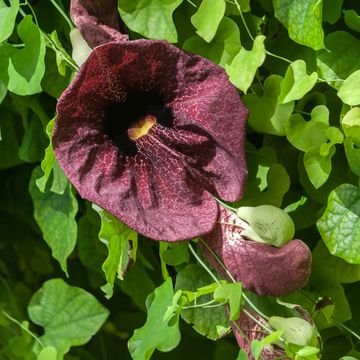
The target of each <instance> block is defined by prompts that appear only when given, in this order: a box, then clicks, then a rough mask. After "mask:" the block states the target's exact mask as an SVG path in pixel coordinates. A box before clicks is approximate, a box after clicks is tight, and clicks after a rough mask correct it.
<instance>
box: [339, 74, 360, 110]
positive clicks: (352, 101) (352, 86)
mask: <svg viewBox="0 0 360 360" xmlns="http://www.w3.org/2000/svg"><path fill="white" fill-rule="evenodd" d="M338 96H339V98H340V99H341V100H342V101H343V102H344V103H345V104H348V105H359V104H360V70H357V71H355V72H353V73H352V74H351V75H350V76H348V77H347V78H346V79H345V81H344V82H343V84H342V85H341V86H340V89H339V91H338Z"/></svg>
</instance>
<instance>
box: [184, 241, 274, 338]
mask: <svg viewBox="0 0 360 360" xmlns="http://www.w3.org/2000/svg"><path fill="white" fill-rule="evenodd" d="M200 240H201V241H202V243H203V244H205V246H206V247H207V248H208V249H209V250H210V251H211V253H212V254H213V256H214V257H215V258H216V259H217V261H218V262H219V263H220V265H221V266H222V267H223V268H224V270H225V271H226V273H227V274H228V275H229V277H230V279H231V280H232V281H233V282H235V283H236V282H237V281H236V280H235V279H234V277H233V276H232V275H231V273H230V272H229V270H228V269H227V268H226V267H225V265H224V264H223V263H222V261H221V260H220V259H219V258H218V257H217V255H216V254H215V253H214V252H213V251H212V250H211V249H210V248H209V247H208V245H207V244H206V243H205V242H204V241H203V240H202V239H200ZM189 249H190V251H191V253H192V254H193V255H194V257H195V259H196V260H197V261H198V262H199V263H200V265H201V266H202V267H203V268H204V269H205V270H206V271H207V272H208V273H209V275H210V276H211V277H212V278H213V279H214V281H215V282H216V283H218V284H219V283H220V281H219V279H218V278H217V277H216V276H215V275H214V274H213V273H212V271H211V270H210V269H209V268H208V266H207V265H206V264H205V263H204V262H203V261H202V259H201V258H200V257H199V256H198V254H197V253H196V251H195V250H194V249H193V247H192V246H191V244H190V243H189ZM242 296H243V298H244V300H245V301H246V302H247V303H248V304H249V305H250V306H251V307H252V308H253V310H254V311H255V312H256V313H257V314H258V315H260V316H261V317H263V318H264V319H265V320H268V319H269V317H268V316H266V315H265V314H263V313H262V312H261V311H260V310H259V309H258V308H257V307H256V306H255V305H254V304H253V303H252V301H251V300H250V299H249V298H248V297H247V296H246V295H245V294H242ZM242 311H244V313H245V314H246V315H247V316H248V317H250V318H251V319H252V320H253V321H254V322H255V323H257V324H258V325H259V326H261V327H262V328H263V329H264V330H265V331H267V332H268V333H272V332H273V331H272V330H271V329H269V328H268V327H266V326H265V325H264V324H263V323H261V322H260V321H259V320H258V319H256V318H255V317H254V316H253V315H252V314H251V313H250V312H249V311H248V310H247V309H242ZM233 325H234V326H235V327H236V329H237V330H238V331H239V333H240V334H241V335H242V336H243V337H244V338H245V339H246V341H247V342H248V343H250V340H249V338H248V337H247V336H246V335H245V334H244V332H243V331H242V330H241V329H240V327H239V326H238V324H237V323H236V322H235V321H233Z"/></svg>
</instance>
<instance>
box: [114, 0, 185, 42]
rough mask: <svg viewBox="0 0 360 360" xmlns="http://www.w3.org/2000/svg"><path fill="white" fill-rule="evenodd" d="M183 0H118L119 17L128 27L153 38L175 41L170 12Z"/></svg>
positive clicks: (174, 29)
mask: <svg viewBox="0 0 360 360" xmlns="http://www.w3.org/2000/svg"><path fill="white" fill-rule="evenodd" d="M182 2H183V0H118V6H119V11H120V15H121V19H122V20H123V21H124V22H125V24H126V26H128V27H129V29H131V30H133V31H136V32H137V33H139V34H141V35H143V36H145V37H147V38H149V39H155V40H167V41H169V42H171V43H175V42H177V31H176V28H175V24H174V21H173V19H172V14H173V12H174V10H175V9H176V8H177V7H178V6H179V5H180V4H181V3H182Z"/></svg>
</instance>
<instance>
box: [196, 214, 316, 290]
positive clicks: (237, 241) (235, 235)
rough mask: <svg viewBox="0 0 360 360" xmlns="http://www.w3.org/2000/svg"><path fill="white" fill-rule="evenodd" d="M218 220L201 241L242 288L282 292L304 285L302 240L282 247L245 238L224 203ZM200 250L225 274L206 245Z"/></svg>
mask: <svg viewBox="0 0 360 360" xmlns="http://www.w3.org/2000/svg"><path fill="white" fill-rule="evenodd" d="M218 222H219V223H218V224H217V225H216V227H215V228H214V230H213V231H212V232H211V233H210V234H208V235H206V236H204V241H206V243H207V245H208V246H209V247H210V248H211V249H212V250H213V251H214V252H215V253H216V254H217V255H218V256H219V257H220V259H222V261H223V263H224V265H225V266H226V267H227V269H228V270H229V271H230V273H231V274H232V276H233V277H234V278H235V279H236V280H237V281H239V282H241V283H242V284H243V286H244V288H245V289H248V290H251V291H254V292H256V293H257V294H259V295H272V296H282V295H287V294H289V293H291V292H293V291H295V290H297V289H300V288H301V287H303V286H304V285H305V283H306V281H307V280H308V278H309V276H310V270H311V252H310V250H309V248H308V247H307V246H306V244H305V243H303V242H302V241H301V240H292V241H290V242H288V243H287V244H285V245H284V246H282V247H281V248H277V247H274V246H271V245H267V244H262V243H258V242H255V241H251V240H246V239H244V238H243V237H242V235H241V232H242V227H241V222H240V221H239V219H238V217H237V216H236V214H235V213H233V212H231V211H229V210H227V209H225V208H223V207H222V208H221V209H220V218H219V220H218ZM203 250H204V254H205V256H206V257H207V258H208V259H209V261H210V262H211V263H212V264H213V265H214V266H215V268H216V269H217V270H218V271H219V272H220V273H223V274H224V275H225V273H224V271H223V269H222V268H221V267H220V266H219V265H218V264H217V263H216V261H215V259H214V257H213V256H212V255H211V253H210V251H209V250H208V249H206V247H203Z"/></svg>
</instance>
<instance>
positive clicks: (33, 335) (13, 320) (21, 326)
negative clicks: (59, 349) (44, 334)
mask: <svg viewBox="0 0 360 360" xmlns="http://www.w3.org/2000/svg"><path fill="white" fill-rule="evenodd" d="M2 313H3V314H4V315H5V316H6V317H7V318H8V319H9V320H10V321H12V322H13V323H15V324H16V325H18V326H19V327H20V328H21V329H22V330H24V331H25V332H26V333H27V334H29V335H30V336H31V337H32V338H33V339H35V341H37V342H38V343H39V345H40V346H41V347H42V348H45V345H44V343H43V342H42V341H41V340H40V339H39V338H38V337H37V336H36V335H35V334H34V333H33V332H32V331H31V330H29V329H28V328H26V327H25V326H24V325H23V324H22V323H21V322H20V321H19V320H16V319H15V318H13V317H12V316H11V315H9V314H8V313H7V312H6V311H4V310H2Z"/></svg>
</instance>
